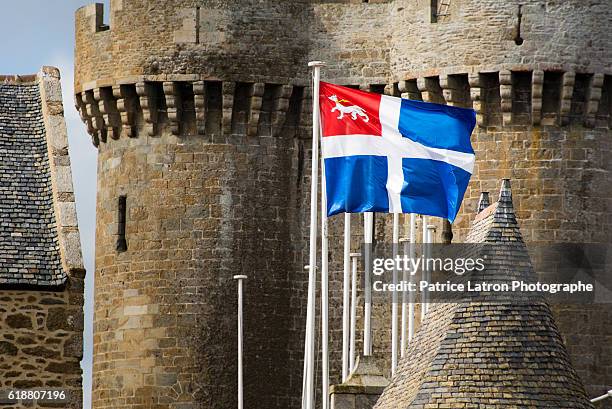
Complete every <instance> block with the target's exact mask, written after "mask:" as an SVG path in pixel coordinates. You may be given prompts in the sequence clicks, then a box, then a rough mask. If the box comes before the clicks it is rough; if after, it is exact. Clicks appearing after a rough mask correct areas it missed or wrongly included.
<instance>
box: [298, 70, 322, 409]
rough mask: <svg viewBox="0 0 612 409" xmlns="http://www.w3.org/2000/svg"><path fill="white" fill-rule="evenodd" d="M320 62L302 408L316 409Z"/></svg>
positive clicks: (314, 96) (316, 84)
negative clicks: (315, 343)
mask: <svg viewBox="0 0 612 409" xmlns="http://www.w3.org/2000/svg"><path fill="white" fill-rule="evenodd" d="M324 65H325V64H324V63H323V62H321V61H312V62H309V63H308V66H309V67H313V68H314V69H313V87H312V88H313V92H312V122H313V126H312V160H311V164H312V170H311V175H310V253H309V263H308V266H309V267H308V303H307V307H306V333H305V342H304V384H303V393H302V408H303V409H313V408H314V327H315V291H316V275H315V274H316V271H315V270H316V265H317V213H318V209H317V202H318V201H317V193H318V190H317V187H318V186H317V185H318V183H317V182H318V181H319V162H318V160H319V83H320V81H321V67H322V66H324Z"/></svg>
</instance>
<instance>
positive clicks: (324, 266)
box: [321, 156, 329, 409]
mask: <svg viewBox="0 0 612 409" xmlns="http://www.w3.org/2000/svg"><path fill="white" fill-rule="evenodd" d="M328 264H329V237H328V235H327V194H326V185H325V160H324V159H323V156H321V394H322V399H323V402H322V405H321V409H327V408H328V406H329V350H328V344H329V319H328V313H329V273H328V267H329V266H328Z"/></svg>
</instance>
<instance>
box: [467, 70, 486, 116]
mask: <svg viewBox="0 0 612 409" xmlns="http://www.w3.org/2000/svg"><path fill="white" fill-rule="evenodd" d="M468 83H469V86H470V99H471V101H472V109H474V111H476V124H477V125H478V126H484V124H485V122H484V107H483V100H484V95H483V93H484V91H483V87H482V83H481V79H480V74H479V73H474V74H469V75H468Z"/></svg>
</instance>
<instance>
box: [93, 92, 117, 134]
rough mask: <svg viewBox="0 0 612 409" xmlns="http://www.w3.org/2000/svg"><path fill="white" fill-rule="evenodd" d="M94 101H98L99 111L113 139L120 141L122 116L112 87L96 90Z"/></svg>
mask: <svg viewBox="0 0 612 409" xmlns="http://www.w3.org/2000/svg"><path fill="white" fill-rule="evenodd" d="M93 91H94V99H95V100H96V101H98V110H99V111H100V114H101V115H102V120H103V122H104V126H105V128H106V129H107V133H108V134H110V137H111V138H112V139H119V136H120V134H121V116H120V115H119V111H118V109H117V102H116V100H115V98H114V96H113V90H112V88H110V87H104V88H95V89H94V90H93Z"/></svg>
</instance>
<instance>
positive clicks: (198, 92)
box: [193, 81, 206, 135]
mask: <svg viewBox="0 0 612 409" xmlns="http://www.w3.org/2000/svg"><path fill="white" fill-rule="evenodd" d="M193 94H194V104H195V111H196V131H197V133H198V135H205V134H206V86H205V83H204V81H195V82H194V83H193Z"/></svg>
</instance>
